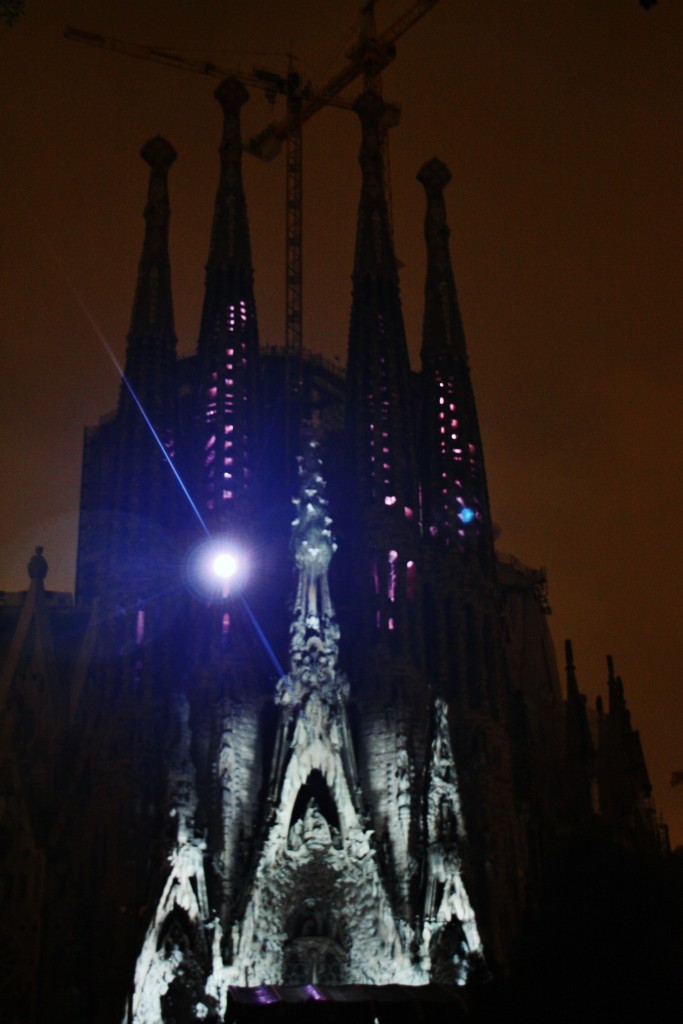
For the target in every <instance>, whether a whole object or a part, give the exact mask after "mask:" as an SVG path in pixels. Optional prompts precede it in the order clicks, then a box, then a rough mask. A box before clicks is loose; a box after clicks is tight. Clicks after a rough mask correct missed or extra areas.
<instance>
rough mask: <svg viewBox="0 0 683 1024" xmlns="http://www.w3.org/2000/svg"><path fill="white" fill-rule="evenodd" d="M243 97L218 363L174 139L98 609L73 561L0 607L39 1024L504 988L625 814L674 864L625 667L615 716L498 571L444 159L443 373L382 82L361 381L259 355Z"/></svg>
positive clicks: (88, 546)
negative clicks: (493, 985)
mask: <svg viewBox="0 0 683 1024" xmlns="http://www.w3.org/2000/svg"><path fill="white" fill-rule="evenodd" d="M216 96H217V98H218V99H219V101H220V103H221V105H222V108H223V112H224V131H223V140H222V144H221V149H220V160H221V171H220V180H219V185H218V192H217V196H216V205H215V214H214V221H213V228H212V233H211V242H210V249H209V258H208V262H207V266H206V287H205V295H204V305H203V312H202V318H201V327H200V332H199V340H198V344H197V350H196V354H195V355H193V356H192V357H189V358H184V359H179V358H178V357H177V355H176V339H175V332H174V324H173V307H172V298H171V278H170V263H169V254H168V223H169V202H168V191H167V176H168V172H169V169H170V167H171V165H172V163H173V161H174V159H175V153H174V151H173V148H172V147H171V146H170V145H169V143H168V142H166V141H165V140H163V139H161V138H158V137H157V138H155V139H152V140H151V141H150V142H148V143H147V144H146V145H145V146H144V147H143V150H142V156H143V157H144V159H145V160H146V161H147V163H148V164H149V166H150V182H149V195H148V201H147V206H146V208H145V222H146V227H145V237H144V243H143V250H142V258H141V261H140V268H139V275H138V283H137V289H136V293H135V299H134V303H133V313H132V319H131V327H130V332H129V334H128V348H127V354H126V362H125V377H124V380H123V381H122V385H121V392H120V398H119V404H118V408H117V410H116V412H115V413H114V414H113V415H111V416H109V417H105V418H104V419H103V420H102V421H101V422H100V424H99V425H98V426H97V427H94V428H92V429H88V430H87V431H86V434H85V445H84V456H83V484H82V501H81V524H80V534H79V547H78V567H77V580H76V596H75V603H74V602H72V601H71V598H70V596H69V595H62V594H57V593H52V592H50V591H49V590H46V589H45V580H46V573H47V563H46V561H45V558H44V557H43V554H42V550H41V549H37V551H36V555H34V557H33V558H32V559H31V562H30V564H29V576H30V586H29V589H28V591H27V592H26V593H24V594H7V593H4V594H2V596H1V598H0V600H1V604H0V630H1V632H0V638H1V640H2V650H3V651H4V661H3V668H2V677H1V683H0V685H1V691H0V708H1V710H2V718H0V728H1V730H2V740H3V742H2V746H1V747H0V808H1V810H2V815H1V817H0V881H1V885H2V890H1V893H2V901H3V913H2V919H1V920H0V949H2V951H3V953H4V956H3V957H2V963H3V965H4V973H5V977H4V979H3V983H2V984H3V995H2V1000H3V1005H4V1006H5V1007H6V1008H9V1017H8V1018H7V1019H9V1020H12V1019H14V1020H16V1021H24V1020H27V1021H37V1020H46V1019H50V1020H54V1021H62V1020H64V1021H66V1020H69V1021H70V1022H74V1021H81V1020H83V1021H85V1020H88V1021H91V1020H98V1021H103V1022H106V1021H119V1020H121V1019H127V1020H136V1021H138V1022H146V1024H151V1022H153V1021H154V1022H156V1021H161V1020H164V1021H186V1020H208V1021H217V1020H221V1019H223V1018H224V1015H225V1013H226V999H227V997H228V992H229V990H230V986H234V987H236V988H235V989H234V990H233V991H235V992H236V991H237V989H244V988H254V987H256V986H268V985H295V986H302V985H307V984H308V985H317V986H323V987H324V986H327V987H328V989H329V988H332V989H334V987H335V986H348V985H359V986H374V987H376V988H375V991H376V993H377V999H378V1000H379V999H380V992H384V991H385V990H384V989H383V988H380V987H382V986H387V985H391V984H396V983H398V984H403V985H410V986H416V987H419V986H425V985H429V984H432V983H441V984H445V985H463V984H465V983H467V981H468V979H470V980H471V979H473V978H478V979H481V978H482V977H484V976H486V975H487V974H488V975H490V974H493V975H496V974H497V973H500V972H502V973H504V972H505V970H506V968H507V967H508V966H509V964H510V961H511V957H512V953H513V950H514V949H515V944H516V942H517V939H518V937H519V935H520V933H521V931H522V929H523V926H524V922H525V920H526V919H527V918H528V916H529V915H530V914H531V913H532V912H533V911H534V909H535V907H536V905H537V902H538V899H539V893H540V889H541V880H542V877H543V871H544V865H545V863H546V859H547V857H548V854H549V851H552V850H554V849H557V848H558V847H559V846H560V845H561V844H562V842H563V841H565V840H567V839H568V838H569V837H571V836H575V835H578V834H581V833H582V831H583V830H585V829H586V828H587V827H588V826H589V825H590V824H591V822H595V821H596V820H600V821H601V822H602V826H603V828H604V830H605V834H606V835H608V836H610V837H611V838H612V839H613V840H615V841H616V842H617V843H619V844H621V845H622V846H623V847H625V848H628V849H633V850H658V849H660V846H661V836H660V831H659V828H658V826H657V823H656V821H655V818H654V814H653V809H652V804H651V802H650V786H649V782H648V778H647V772H646V769H645V764H644V761H643V756H642V752H641V748H640V743H639V739H638V734H637V732H634V730H633V729H632V727H631V723H630V719H629V713H628V710H627V708H626V704H625V701H624V697H623V687H622V684H621V681H620V680H619V679H617V678H615V677H614V673H613V671H612V667H611V661H610V670H609V672H610V674H609V705H608V708H607V710H603V709H602V706H599V707H598V709H597V711H596V712H595V713H592V712H590V711H589V710H588V709H587V708H586V703H585V698H584V697H582V696H581V694H580V692H579V688H578V685H577V681H576V677H575V671H574V666H573V657H572V652H571V647H570V646H569V645H568V646H567V652H566V654H567V657H566V662H567V685H566V697H563V695H562V691H561V687H560V682H559V678H558V673H557V669H556V665H555V658H554V653H553V648H552V644H551V640H550V636H549V632H548V629H547V622H546V613H547V612H548V610H549V609H548V604H547V598H546V584H545V577H544V574H543V572H542V571H541V570H535V569H530V568H527V567H526V566H524V565H522V564H521V563H520V562H518V561H517V560H515V559H514V558H511V557H510V556H503V555H499V554H496V552H495V550H494V529H493V523H492V519H491V511H490V507H489V499H488V494H487V487H486V472H485V467H484V457H483V446H482V439H481V435H480V431H479V426H478V421H477V413H476V405H475V401H474V394H473V390H472V385H471V382H470V374H469V368H468V361H467V350H466V344H465V335H464V331H463V325H462V321H461V316H460V311H459V306H458V299H457V293H456V286H455V282H454V277H453V272H452V269H451V262H450V252H449V234H450V232H449V229H448V226H447V222H446V211H445V204H444V197H443V192H444V189H445V187H446V185H447V184H448V181H449V178H450V174H449V172H448V170H447V168H446V167H445V166H444V165H443V164H442V163H441V162H439V161H438V160H436V159H433V160H431V161H429V162H428V163H426V164H425V165H424V167H423V168H422V169H421V170H420V173H419V175H418V179H419V181H420V183H421V185H422V187H423V189H424V192H425V198H426V214H425V242H426V247H427V279H426V287H425V314H424V334H423V341H422V353H421V358H422V365H421V370H420V372H419V373H414V372H412V371H411V369H410V365H409V361H408V351H407V346H406V340H405V333H404V327H403V319H402V313H401V303H400V295H399V281H398V272H397V264H396V258H395V255H394V251H393V244H392V238H391V232H390V229H389V221H388V216H387V207H386V201H385V196H384V191H383V169H382V155H381V144H380V123H381V120H382V117H383V112H384V108H383V104H382V101H381V99H380V98H379V97H378V96H377V95H375V94H373V93H365V94H364V95H363V96H362V97H361V98H360V99H359V100H358V102H357V105H356V111H357V114H358V117H359V119H360V123H361V129H362V143H361V149H360V166H361V172H362V187H361V195H360V204H359V212H358V230H357V243H356V252H355V259H354V265H353V276H352V282H353V295H352V302H351V321H350V332H349V350H348V365H347V370H346V374H343V373H342V372H340V371H339V370H338V369H335V368H334V367H332V366H331V365H329V364H327V363H326V362H325V360H323V359H321V358H320V357H317V356H314V355H311V354H306V353H304V354H303V356H302V357H301V358H300V357H299V355H298V354H297V353H288V352H284V351H282V350H278V349H268V350H261V351H260V350H259V340H258V329H257V319H256V309H255V303H254V291H253V268H252V261H251V253H250V242H249V228H248V220H247V206H246V201H245V195H244V190H243V185H242V172H241V153H242V144H241V138H240V122H239V119H240V108H241V106H242V104H243V103H244V102H245V100H246V99H247V94H246V91H245V90H244V87H243V86H242V85H241V84H240V83H239V82H237V81H234V80H227V81H225V82H223V83H222V84H221V85H220V86H219V88H218V90H217V92H216ZM297 457H298V461H297ZM292 498H294V499H295V504H294V521H293V523H292V522H291V520H292ZM207 559H208V562H207ZM216 559H218V561H217V562H216ZM221 559H223V560H222V561H221ZM212 567H213V568H214V569H217V570H218V572H219V574H220V575H219V576H216V575H211V572H210V570H211V569H212ZM281 663H282V664H283V665H284V668H280V664H281ZM363 991H364V992H366V993H367V992H368V991H370V990H369V989H363ZM416 991H417V988H416ZM263 992H264V993H265V994H263V1000H265V1001H266V1002H267V1001H268V999H269V998H270V997H269V996H268V994H267V990H263ZM240 998H241V999H243V1000H247V1002H248V999H247V997H246V996H244V994H243V995H242V996H241V997H237V996H236V1001H237V1002H238V1003H239V999H240ZM273 998H274V997H273ZM425 998H427V996H426V995H425ZM364 1005H365V1004H364ZM453 1005H455V1004H453ZM458 1005H459V1004H458ZM378 1012H379V1011H377V1010H375V1011H373V1014H374V1016H377V1013H378ZM449 1012H452V1007H451V1011H449ZM126 1014H127V1015H128V1016H126Z"/></svg>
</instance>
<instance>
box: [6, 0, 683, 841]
mask: <svg viewBox="0 0 683 1024" xmlns="http://www.w3.org/2000/svg"><path fill="white" fill-rule="evenodd" d="M408 6H409V0H382V2H380V3H379V4H378V7H377V19H378V22H379V25H380V28H382V27H384V26H386V25H388V24H390V23H391V22H392V21H393V19H394V18H395V17H397V16H398V15H399V14H401V13H402V12H403V11H404V10H405V9H406V8H407V7H408ZM357 11H358V3H357V0H289V2H287V3H285V2H283V0H248V2H247V0H231V2H227V0H195V2H194V3H192V4H189V3H187V2H186V0H165V2H162V0H135V2H133V0H118V2H116V3H111V2H104V0H50V3H49V4H45V3H41V2H39V0H26V14H25V16H24V17H23V18H22V19H21V20H20V21H19V22H17V24H16V25H15V27H14V28H13V29H11V30H10V29H7V28H6V27H5V26H4V25H2V26H0V58H1V59H0V79H1V85H2V95H3V104H2V112H1V113H0V133H1V137H2V141H3V147H2V148H3V158H2V160H1V161H0V189H1V191H0V195H1V202H0V211H1V212H0V218H1V223H0V256H1V259H2V274H1V277H0V280H1V281H2V289H3V294H2V301H0V337H1V338H2V341H3V347H4V348H3V351H4V372H3V373H2V375H1V378H0V390H1V396H0V429H1V436H0V461H1V464H2V465H1V470H0V471H1V473H2V479H3V481H4V489H3V495H4V498H3V516H2V530H1V531H0V587H3V588H5V589H7V590H12V589H23V588H24V587H25V585H26V570H25V566H26V562H27V560H28V557H29V555H30V553H31V551H32V549H33V547H34V545H35V544H36V543H42V544H44V545H45V548H46V555H47V557H48V561H49V563H50V575H49V578H48V583H49V585H50V586H51V587H53V588H55V589H72V587H73V575H74V561H75V533H76V525H77V514H78V502H79V477H80V447H81V436H82V428H83V426H84V424H92V423H95V422H97V420H98V418H99V416H100V415H101V414H102V413H105V412H106V411H108V410H109V409H111V408H112V407H113V405H114V404H115V401H116V396H117V390H118V382H117V379H116V377H115V374H114V372H113V370H112V367H111V364H110V363H109V361H108V359H107V356H106V355H105V353H104V351H103V349H102V347H101V345H100V343H99V341H98V340H97V337H96V336H95V334H94V332H93V329H92V327H91V325H90V323H89V320H88V317H87V316H86V315H85V314H84V311H83V307H85V309H86V310H87V311H88V313H89V314H90V316H91V317H92V318H93V319H94V320H95V321H96V322H97V324H98V325H99V327H100V329H101V330H102V332H103V334H104V335H105V336H106V338H107V339H108V341H109V342H110V343H111V344H112V346H113V347H114V349H115V350H116V352H117V353H118V355H119V357H122V356H123V352H124V347H125V334H126V331H127V329H128V318H129V315H130V308H131V302H132V298H133V290H134V285H135V276H136V264H137V260H138V257H139V252H140V244H141V241H142V227H143V222H142V210H143V206H144V202H145V191H146V180H147V168H146V165H145V164H144V163H143V162H142V160H140V158H139V156H138V152H139V149H140V147H141V145H142V143H143V142H144V141H145V140H146V139H147V138H149V137H150V136H151V135H154V134H156V133H157V132H160V133H161V134H163V135H165V136H166V137H167V138H168V139H169V140H170V141H171V142H172V143H173V145H174V146H175V148H176V149H177V151H178V154H179V156H178V161H177V164H176V165H175V167H174V168H173V170H172V172H171V177H170V188H171V202H172V208H173V215H172V230H171V258H172V266H173V280H174V292H175V304H176V326H177V331H178V336H179V339H180V347H181V351H182V352H190V351H192V349H193V347H194V345H195V342H196V336H197V330H198V324H199V314H200V306H201V297H202V279H203V266H204V261H205V259H206V254H207V251H208V239H209V226H210V220H211V213H212V204H213V197H214V191H215V186H216V181H217V168H218V162H217V147H218V142H219V135H220V109H219V107H218V104H217V103H216V102H215V100H214V99H213V98H212V91H213V88H214V86H215V82H214V81H212V80H210V79H207V78H203V77H200V76H193V75H189V74H183V73H181V72H178V71H173V70H169V69H166V68H163V67H160V66H158V65H154V64H147V63H144V62H142V61H136V60H134V59H132V58H129V57H125V56H120V55H115V54H109V53H104V52H102V51H99V50H96V49H93V48H90V47H86V46H83V45H81V44H78V43H74V42H69V41H67V40H65V39H64V38H63V36H62V33H63V29H64V26H65V25H66V24H73V25H76V26H78V27H81V28H84V29H88V30H91V31H95V32H100V33H102V34H105V35H114V36H119V37H121V38H124V39H130V40H133V41H136V42H141V43H149V44H155V45H158V46H166V47H173V48H175V49H177V50H179V51H181V52H183V53H185V54H187V55H189V56H195V57H203V58H206V59H210V60H213V61H216V62H220V63H222V64H225V65H228V66H232V67H235V68H243V69H246V70H249V69H251V67H252V65H253V64H255V63H257V64H260V65H262V66H266V67H273V68H275V69H277V70H280V71H283V70H284V69H285V67H286V58H285V57H284V56H283V55H284V54H285V53H286V52H287V51H288V50H290V49H291V50H292V51H293V52H294V53H295V54H296V55H297V57H298V58H299V61H300V68H301V69H302V70H303V71H304V73H305V74H307V75H310V76H311V78H312V79H313V81H314V83H320V82H322V81H323V80H325V79H326V78H327V77H329V75H330V74H331V73H332V72H334V71H336V70H337V69H338V67H339V66H340V64H341V63H342V62H343V59H344V53H345V51H346V49H348V46H349V45H350V43H351V42H352V41H353V38H354V31H355V27H356V26H357ZM682 43H683V4H680V3H679V2H677V0H659V3H658V4H657V5H656V6H655V7H654V8H653V9H652V10H650V11H648V12H645V11H644V10H643V9H642V8H641V7H640V6H639V4H638V2H637V0H601V2H600V3H595V0H571V2H568V0H441V2H440V3H438V4H437V6H436V7H435V8H434V10H432V11H431V12H430V13H429V14H428V15H427V16H426V17H425V18H424V19H423V20H422V21H421V22H420V23H419V24H418V25H416V26H415V27H414V28H413V29H412V30H411V31H410V33H409V34H407V35H406V36H405V37H404V39H402V40H401V41H400V42H399V45H398V56H397V59H396V61H395V63H394V64H393V65H392V66H391V67H390V68H389V69H388V70H387V72H386V73H385V78H384V87H385V94H386V96H387V98H389V99H391V100H395V101H397V102H398V103H400V104H401V105H402V108H403V115H402V120H401V124H400V125H399V127H398V128H396V129H395V130H394V131H393V133H392V138H391V166H392V182H393V198H394V218H395V234H396V247H397V253H398V256H399V258H400V259H401V261H402V263H403V264H404V268H403V270H402V272H401V280H402V289H403V297H404V311H405V317H406V327H407V332H408V338H409V342H410V345H411V353H412V358H413V364H414V366H417V365H418V353H419V347H420V330H421V293H422V287H423V275H424V254H423V245H422V216H423V199H422V192H421V189H420V186H419V185H418V184H417V183H416V181H415V174H416V172H417V170H418V168H419V167H420V165H421V164H422V163H423V162H424V161H425V160H426V159H429V158H430V157H431V156H433V155H437V156H439V157H440V158H441V159H443V160H444V161H445V162H446V163H447V164H449V166H450V168H451V170H452V172H453V182H452V184H451V186H450V187H449V189H448V191H447V202H448V209H449V219H450V223H451V227H452V231H453V236H452V242H453V259H454V264H455V269H456V277H457V281H458V288H459V293H460V300H461V307H462V312H463V318H464V321H465V328H466V332H467V336H468V343H469V350H470V360H471V364H472V371H473V380H474V386H475V389H476V395H477V402H478V408H479V414H480V421H481V428H482V434H483V440H484V446H485V454H486V461H487V470H488V478H489V488H490V492H491V500H492V506H493V510H494V516H495V519H496V522H497V523H498V524H499V525H500V527H501V531H502V532H501V537H500V542H499V546H500V547H501V549H503V550H506V551H512V552H514V553H515V554H516V555H517V556H518V557H520V558H521V559H522V560H524V561H526V562H527V563H529V564H530V565H539V564H542V565H545V566H546V567H547V570H548V575H549V580H550V599H551V603H552V606H553V610H554V614H553V616H552V618H551V627H552V630H553V634H554V636H555V640H556V644H557V645H558V649H560V645H561V642H562V640H563V639H564V637H565V636H570V637H572V638H573V641H574V652H575V660H576V664H577V670H578V674H579V682H580V685H581V687H582V689H583V690H584V691H585V692H586V693H587V694H588V695H589V700H590V702H591V703H593V701H594V698H595V695H596V694H597V693H598V692H603V693H604V691H605V678H606V669H605V662H604V656H605V654H607V653H611V654H612V655H613V656H614V659H615V665H616V670H617V672H619V673H620V674H621V675H622V677H623V679H624V684H625V689H626V696H627V699H628V702H629V705H630V708H631V711H632V714H633V718H634V722H635V724H636V726H637V727H639V728H640V730H641V734H642V739H643V745H644V749H645V754H646V757H647V760H648V763H649V766H650V772H651V777H652V780H653V782H654V786H655V798H656V800H657V804H658V806H659V808H660V809H661V810H663V811H664V813H665V816H666V818H667V819H668V820H669V822H670V824H671V826H672V837H673V839H674V841H675V842H676V843H681V842H683V786H681V787H679V788H677V789H671V788H670V786H669V783H668V780H669V776H670V774H671V772H672V770H674V769H683V698H682V697H681V692H680V691H681V682H680V666H681V661H682V659H681V640H680V637H681V624H680V616H681V600H680V597H679V590H680V579H681V568H682V567H681V554H682V543H681V530H680V527H679V524H678V512H679V509H680V508H681V506H682V505H683V474H682V468H683V467H682V461H683V459H682V454H683V403H682V401H681V395H682V393H683V386H682V385H683V353H682V348H681V343H680V327H679V325H680V323H681V312H682V305H683V300H682V297H681V294H682V292H681V285H680V279H681V259H680V256H681V253H680V239H681V237H682V236H683V230H682V229H683V224H682V220H683V203H682V201H681V183H682V173H681V172H682V170H683V159H682V156H683V152H682V150H683V147H682V145H681V125H682V123H683V122H682V118H681V112H682V109H683V104H682V99H683V84H682V76H681V74H680V55H681V52H682ZM351 95H353V90H352V91H351ZM275 113H276V116H280V115H281V113H282V111H281V109H280V108H276V112H275ZM272 116H273V115H272V111H271V110H270V108H269V107H268V104H267V101H266V100H265V98H264V97H263V96H262V95H260V94H259V95H254V96H253V97H252V100H251V102H250V103H249V104H248V106H247V107H246V108H245V112H244V126H245V134H246V135H253V134H255V133H256V132H258V131H259V130H260V129H261V128H263V127H264V126H265V124H266V123H267V122H268V121H269V120H270V119H271V118H272ZM358 137H359V132H358V126H357V123H356V119H355V117H354V116H353V115H352V114H347V113H345V112H343V111H339V110H333V109H327V110H324V111H322V112H321V113H319V114H318V115H317V116H316V118H315V119H314V120H312V121H311V122H310V123H309V124H308V125H307V126H306V129H305V143H304V145H305V169H304V189H305V204H304V231H305V249H304V260H305V266H304V274H305V300H304V318H305V323H304V331H305V344H306V346H307V347H308V348H311V349H313V350H316V351H322V352H323V353H324V354H326V355H327V356H329V357H330V358H338V359H339V360H340V361H341V362H343V361H344V359H345V349H346V333H347V327H348V312H349V300H350V271H351V263H352V253H353V234H354V219H355V210H356V203H357V196H358V185H359V172H358V168H357V163H356V157H357V147H358ZM245 184H246V189H247V195H248V201H249V210H250V221H251V229H252V243H253V251H254V262H255V268H256V288H257V301H258V309H259V320H260V331H261V339H262V341H263V342H264V343H266V344H268V343H277V344H279V343H281V342H282V322H283V312H284V289H283V277H284V267H283V255H284V167H283V163H282V161H281V160H279V161H275V162H273V163H271V164H259V163H257V162H256V161H250V162H249V163H248V165H247V166H246V168H245Z"/></svg>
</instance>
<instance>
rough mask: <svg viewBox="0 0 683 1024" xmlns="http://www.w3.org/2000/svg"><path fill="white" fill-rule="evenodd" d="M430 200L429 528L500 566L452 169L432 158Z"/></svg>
mask: <svg viewBox="0 0 683 1024" xmlns="http://www.w3.org/2000/svg"><path fill="white" fill-rule="evenodd" d="M417 177H418V181H420V182H421V184H422V185H423V187H424V190H425V193H426V199H427V210H426V214H425V242H426V246H427V280H426V285H425V311H424V324H423V342H422V367H423V374H422V377H423V405H422V424H421V431H420V461H421V468H422V498H423V516H424V524H425V530H426V532H427V533H428V535H431V536H432V537H439V538H441V539H443V540H445V541H446V542H447V543H448V544H457V546H458V547H459V548H460V550H461V551H462V552H463V553H464V554H467V555H468V556H470V557H471V556H472V555H473V554H474V552H475V551H476V552H478V556H479V565H480V568H484V569H485V570H486V571H487V572H489V573H490V572H492V570H493V537H492V528H491V519H490V512H489V500H488V493H487V488H486V475H485V472H484V459H483V454H482V446H481V437H480V434H479V424H478V421H477V410H476V406H475V402H474V392H473V390H472V384H471V381H470V371H469V366H468V363H467V348H466V344H465V334H464V331H463V326H462V319H461V316H460V309H459V305H458V296H457V291H456V287H455V279H454V277H453V270H452V267H451V258H450V252H449V237H450V231H449V228H448V225H447V223H446V206H445V203H444V198H443V190H444V188H445V187H446V185H447V184H448V182H449V181H450V180H451V174H450V171H449V170H448V168H447V167H446V165H445V164H443V163H442V162H441V161H440V160H437V159H436V158H435V159H432V160H430V161H429V162H428V163H426V164H425V165H424V166H423V167H422V168H421V169H420V171H419V173H418V176H417Z"/></svg>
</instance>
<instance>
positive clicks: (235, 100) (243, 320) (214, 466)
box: [197, 78, 258, 528]
mask: <svg viewBox="0 0 683 1024" xmlns="http://www.w3.org/2000/svg"><path fill="white" fill-rule="evenodd" d="M215 96H216V99H217V100H218V101H219V103H220V104H221V106H222V108H223V114H224V122H223V140H222V143H221V148H220V159H221V174H220V180H219V183H218V192H217V194H216V204H215V210H214V218H213V228H212V232H211V246H210V251H209V259H208V263H207V265H206V290H205V296H204V308H203V312H202V322H201V329H200V333H199V343H198V346H197V354H198V361H199V410H200V411H199V415H200V420H201V427H202V436H203V451H202V453H201V459H202V465H201V470H200V479H201V487H200V492H199V497H200V503H201V507H202V510H203V512H204V513H205V514H206V515H207V516H208V519H209V521H210V522H211V523H212V525H213V526H214V528H216V527H218V528H221V527H225V526H226V525H227V523H228V521H229V519H230V517H231V512H232V511H233V510H234V508H235V506H236V504H239V505H240V506H241V507H242V508H243V502H244V498H245V495H246V492H247V491H248V490H249V489H250V481H249V475H250V472H251V469H252V462H253V453H254V444H255V429H256V406H257V398H256V389H257V385H258V329H257V324H256V307H255V303H254V284H253V268H252V262H251V245H250V241H249V225H248V220H247V206H246V200H245V196H244V188H243V185H242V140H241V135H240V108H241V107H242V105H243V104H244V103H245V102H246V100H247V99H248V96H249V94H248V92H247V90H246V89H245V88H244V86H243V85H242V83H241V82H240V81H239V80H238V79H236V78H227V79H225V81H223V82H221V84H220V85H219V86H218V88H217V89H216V92H215Z"/></svg>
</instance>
